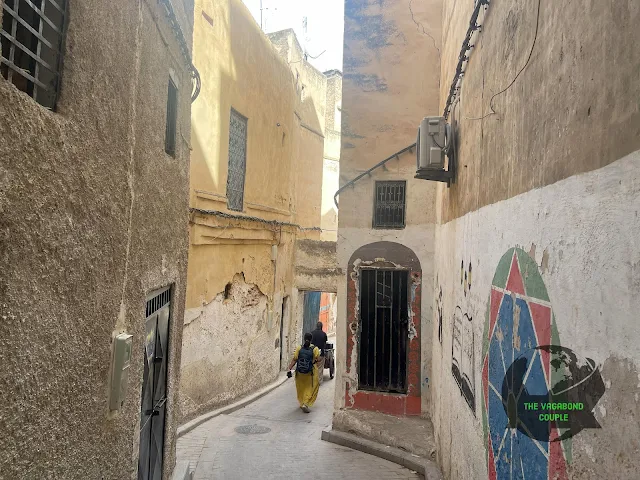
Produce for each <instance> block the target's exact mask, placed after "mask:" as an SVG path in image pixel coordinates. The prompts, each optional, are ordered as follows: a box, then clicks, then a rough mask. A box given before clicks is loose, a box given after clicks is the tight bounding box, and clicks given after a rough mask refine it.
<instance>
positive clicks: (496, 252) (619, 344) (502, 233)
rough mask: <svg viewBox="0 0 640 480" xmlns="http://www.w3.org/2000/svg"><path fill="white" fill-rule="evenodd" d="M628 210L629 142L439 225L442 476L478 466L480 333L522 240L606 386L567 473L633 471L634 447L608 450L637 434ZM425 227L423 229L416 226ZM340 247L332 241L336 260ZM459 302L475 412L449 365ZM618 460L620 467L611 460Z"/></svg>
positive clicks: (567, 330)
mask: <svg viewBox="0 0 640 480" xmlns="http://www.w3.org/2000/svg"><path fill="white" fill-rule="evenodd" d="M639 215H640V151H639V152H635V153H633V154H631V155H628V156H627V157H625V158H623V159H620V160H618V161H616V162H614V163H612V164H610V165H608V166H606V167H604V168H601V169H599V170H596V171H592V172H589V173H585V174H580V175H576V176H573V177H571V178H568V179H566V180H562V181H560V182H558V183H555V184H553V185H549V186H547V187H544V188H541V189H537V190H532V191H529V192H527V193H524V194H522V195H518V196H516V197H514V198H511V199H509V200H505V201H502V202H499V203H497V204H494V205H490V206H486V207H483V208H481V209H480V210H478V211H475V212H472V213H469V214H467V215H465V216H463V217H461V218H459V219H457V220H454V221H451V222H449V223H447V224H444V225H441V226H438V228H437V229H436V233H435V238H436V262H435V275H436V277H437V283H439V284H440V285H441V286H442V290H443V298H442V306H443V311H444V318H443V322H444V325H443V343H442V345H440V343H439V342H438V339H437V330H436V329H437V321H434V322H433V328H434V333H433V345H432V347H431V348H432V349H433V351H434V356H433V372H434V373H433V378H432V379H431V383H432V395H433V415H432V419H433V422H434V427H435V432H436V441H437V445H438V459H439V461H440V463H441V465H442V467H443V471H444V474H445V478H451V479H469V480H476V479H483V478H488V476H487V469H486V457H485V444H484V438H483V428H482V409H481V407H480V401H481V400H480V399H481V398H482V393H481V392H482V390H481V388H482V378H481V375H482V374H481V372H482V366H481V363H480V362H481V354H482V335H483V328H484V323H485V314H486V311H487V308H488V298H489V293H490V286H491V282H492V279H493V275H494V273H495V270H496V267H497V265H498V261H499V260H500V258H501V257H502V255H503V254H504V253H505V252H506V251H507V250H509V249H510V248H512V247H516V246H519V247H520V248H522V249H523V250H525V251H526V252H530V254H531V256H532V257H533V258H534V259H535V260H536V263H537V264H538V265H539V266H540V272H541V274H542V278H543V280H544V282H545V285H546V288H547V291H548V294H549V297H550V300H551V304H552V306H553V311H554V313H555V316H556V322H557V326H558V330H559V335H560V340H561V343H562V345H564V346H566V347H569V348H571V349H572V350H574V351H576V352H577V353H579V354H580V355H581V356H583V357H589V358H592V359H594V360H595V361H596V362H597V363H599V364H600V365H604V368H603V370H602V375H603V378H604V380H605V384H606V386H607V392H606V393H605V395H604V397H603V398H602V399H601V400H600V402H599V404H598V405H599V408H596V412H595V413H596V418H597V419H598V421H599V422H600V423H601V425H602V426H603V428H602V430H600V431H597V432H596V431H593V430H590V431H583V432H581V433H580V434H578V436H576V437H574V441H573V462H572V465H573V468H575V469H576V470H575V472H576V473H575V476H574V477H573V478H604V477H602V476H601V474H596V473H594V472H596V470H597V469H598V468H599V469H601V470H600V471H602V470H604V471H606V470H607V469H610V471H616V472H618V473H619V474H618V473H616V478H640V477H638V476H635V477H634V476H626V475H627V473H629V472H632V471H633V470H634V469H636V470H635V472H636V473H637V472H639V471H640V456H638V455H635V459H634V456H633V454H631V455H626V453H625V456H624V457H622V458H620V457H619V456H618V457H616V455H618V454H617V453H616V452H626V451H633V448H637V443H636V447H629V438H637V430H638V427H637V425H638V423H639V421H640V415H639V412H640V404H639V403H638V401H639V398H640V376H639V375H638V372H639V371H640V320H639V318H638V312H640V246H639V245H640V244H639V243H638V242H639V240H638V239H639V235H640V216H639ZM429 235H431V233H430V231H429V230H426V231H425V232H424V234H423V235H422V236H423V237H424V236H427V237H428V236H429ZM350 242H353V240H350ZM343 254H344V253H343V248H340V249H339V258H340V259H341V261H342V258H343V257H342V255H343ZM462 259H464V260H465V264H466V263H467V262H468V261H469V259H471V261H472V265H473V278H472V288H471V290H470V291H469V293H468V294H467V295H466V296H465V295H464V293H463V290H462V287H461V285H460V263H461V260H462ZM425 290H427V291H426V292H425V295H424V297H423V299H427V297H433V296H434V291H435V289H432V292H429V289H428V288H425ZM340 291H341V292H343V290H342V289H341V290H340ZM424 302H425V300H423V304H424ZM459 304H460V305H462V306H463V308H464V309H466V311H468V312H469V314H472V315H473V317H474V319H476V318H477V319H478V321H475V320H474V322H473V328H474V335H475V339H476V341H475V361H476V364H475V365H476V368H475V376H476V378H475V390H476V399H477V400H476V403H477V405H478V407H477V408H476V415H475V416H474V415H472V413H471V411H470V409H469V408H468V406H467V405H466V403H465V401H464V399H463V397H462V396H461V394H460V391H459V389H458V387H457V385H456V383H455V381H454V379H453V376H452V375H451V347H452V343H451V342H452V338H451V337H452V335H451V329H452V323H451V322H452V319H453V312H454V309H455V307H456V305H459ZM341 334H342V335H344V333H343V332H341ZM340 344H341V345H342V341H341V342H340ZM616 365H618V366H620V365H621V366H620V367H619V368H618V369H616ZM626 370H628V375H626V374H624V372H625V371H626ZM621 372H622V373H621ZM630 378H631V379H637V381H636V380H633V381H629V379H630ZM608 412H609V413H608ZM611 412H615V413H611ZM635 451H636V452H637V450H635ZM460 452H464V454H463V455H462V454H460ZM624 462H626V465H627V466H626V467H622V466H621V465H622V464H623V463H624ZM578 472H579V473H578ZM623 472H624V473H623ZM629 474H631V473H629ZM631 475H632V474H631ZM605 476H606V475H605ZM609 478H613V477H609Z"/></svg>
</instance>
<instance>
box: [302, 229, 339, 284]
mask: <svg viewBox="0 0 640 480" xmlns="http://www.w3.org/2000/svg"><path fill="white" fill-rule="evenodd" d="M294 262H295V284H296V288H298V289H299V290H310V291H318V292H336V290H337V281H338V278H339V276H340V274H341V273H342V272H341V271H340V270H339V269H337V268H336V242H323V241H318V240H298V241H297V242H296V252H295V260H294Z"/></svg>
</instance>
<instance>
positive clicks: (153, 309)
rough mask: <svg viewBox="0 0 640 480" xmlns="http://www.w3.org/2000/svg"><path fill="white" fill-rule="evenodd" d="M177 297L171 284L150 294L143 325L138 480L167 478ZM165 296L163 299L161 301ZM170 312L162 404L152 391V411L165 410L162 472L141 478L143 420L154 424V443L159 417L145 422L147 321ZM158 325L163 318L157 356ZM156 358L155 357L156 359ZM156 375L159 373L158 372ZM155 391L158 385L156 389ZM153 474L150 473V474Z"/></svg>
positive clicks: (161, 452)
mask: <svg viewBox="0 0 640 480" xmlns="http://www.w3.org/2000/svg"><path fill="white" fill-rule="evenodd" d="M174 296H175V285H174V284H170V285H167V286H165V287H161V288H158V289H155V290H152V291H151V292H149V293H148V294H147V295H146V297H145V317H144V318H145V321H144V326H143V377H142V388H141V391H140V398H141V401H140V423H139V443H138V475H137V478H138V480H141V479H142V480H147V478H148V479H152V480H155V479H158V478H159V479H161V478H163V474H164V470H165V459H166V458H167V448H168V446H167V428H166V427H167V423H168V422H167V420H168V419H169V418H170V416H169V409H170V407H171V406H172V405H170V388H169V379H170V378H171V375H170V373H171V372H170V367H171V366H172V360H173V358H172V357H173V356H172V354H171V353H172V347H173V335H172V331H171V330H172V327H173V325H172V323H173V317H174V305H175V303H174ZM161 297H162V298H161ZM156 299H157V303H156V304H154V303H153V301H154V300H156ZM165 308H166V309H167V310H166V311H167V326H166V336H167V338H166V345H165V346H164V350H163V357H162V359H163V361H164V362H163V363H164V366H165V370H164V400H161V401H160V402H161V404H160V402H155V400H154V399H153V395H154V393H155V392H152V409H153V410H154V412H155V410H156V407H159V408H162V415H163V422H162V446H161V447H160V448H159V449H158V452H157V453H158V455H159V458H160V471H159V473H157V474H156V475H155V476H154V477H147V478H144V477H141V475H142V473H143V472H141V471H140V462H141V457H142V455H141V449H142V445H143V444H142V441H143V436H142V430H143V428H144V427H145V426H146V423H145V424H143V421H145V422H150V423H151V426H150V427H149V440H150V441H151V437H152V435H153V423H154V420H153V418H154V417H155V416H156V415H154V414H153V413H152V415H151V416H149V417H148V418H147V419H146V420H145V418H144V417H145V416H146V415H145V414H144V412H143V409H144V407H145V387H146V384H145V382H144V366H145V363H147V362H148V360H147V341H148V339H147V322H148V321H149V320H150V319H151V318H152V317H153V316H156V317H157V316H158V315H159V314H160V312H162V311H163V309H165ZM158 322H159V318H157V320H156V330H155V331H154V340H155V341H154V355H155V353H156V351H157V350H156V349H157V347H158V345H157V342H158V331H157V327H158ZM154 359H155V357H154ZM154 373H155V372H154ZM154 389H155V386H154ZM148 448H149V453H148V456H149V462H151V448H152V447H151V443H150V445H149V447H148ZM148 473H150V471H149V472H148Z"/></svg>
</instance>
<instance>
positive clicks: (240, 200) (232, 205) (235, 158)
mask: <svg viewBox="0 0 640 480" xmlns="http://www.w3.org/2000/svg"><path fill="white" fill-rule="evenodd" d="M246 170H247V119H246V118H245V117H243V116H242V115H240V114H239V113H238V112H236V111H235V110H234V109H231V121H230V124H229V173H228V176H227V207H228V208H229V210H235V211H238V212H241V211H242V208H243V205H244V177H245V174H246Z"/></svg>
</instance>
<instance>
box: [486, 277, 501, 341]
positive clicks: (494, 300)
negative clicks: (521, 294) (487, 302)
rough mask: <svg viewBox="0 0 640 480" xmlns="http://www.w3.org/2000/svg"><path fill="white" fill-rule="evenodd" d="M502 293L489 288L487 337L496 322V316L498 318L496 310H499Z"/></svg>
mask: <svg viewBox="0 0 640 480" xmlns="http://www.w3.org/2000/svg"><path fill="white" fill-rule="evenodd" d="M503 296H504V293H502V292H501V291H499V290H495V289H494V288H492V289H491V312H490V313H489V339H491V335H492V334H493V326H494V325H495V324H496V318H498V312H499V311H500V304H501V303H502V297H503Z"/></svg>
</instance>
